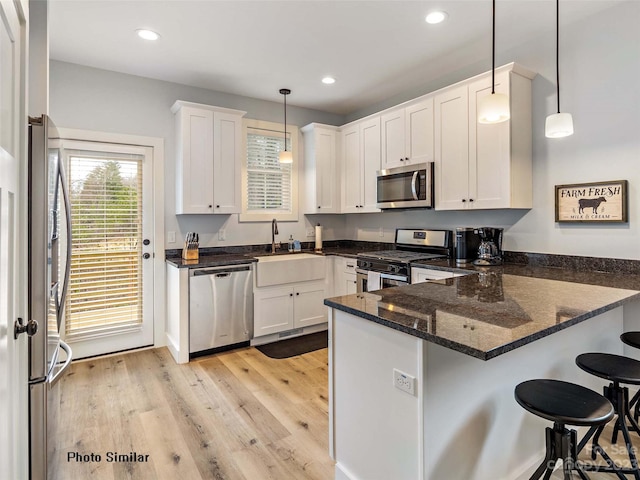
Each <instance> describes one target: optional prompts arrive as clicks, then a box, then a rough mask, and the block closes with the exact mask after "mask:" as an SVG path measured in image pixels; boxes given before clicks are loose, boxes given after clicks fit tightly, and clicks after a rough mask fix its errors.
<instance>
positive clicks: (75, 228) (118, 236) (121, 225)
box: [65, 151, 143, 336]
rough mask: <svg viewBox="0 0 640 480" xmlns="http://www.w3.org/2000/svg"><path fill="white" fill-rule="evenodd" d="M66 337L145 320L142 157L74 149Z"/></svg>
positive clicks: (70, 165) (70, 169)
mask: <svg viewBox="0 0 640 480" xmlns="http://www.w3.org/2000/svg"><path fill="white" fill-rule="evenodd" d="M67 158H68V159H69V160H68V178H69V185H70V193H71V195H70V196H71V215H72V221H71V225H72V234H73V237H72V238H73V240H72V253H71V275H70V283H69V294H68V296H67V304H66V313H65V333H66V335H67V336H73V335H87V334H93V333H97V332H101V333H102V332H104V331H105V330H114V329H115V330H120V329H123V328H130V327H134V326H139V325H140V324H141V323H142V260H141V259H142V159H143V157H142V156H141V155H133V154H118V153H109V154H101V153H99V152H81V151H71V152H69V155H68V157H67Z"/></svg>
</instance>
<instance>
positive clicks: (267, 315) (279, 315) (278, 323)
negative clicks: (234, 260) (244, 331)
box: [253, 287, 322, 337]
mask: <svg viewBox="0 0 640 480" xmlns="http://www.w3.org/2000/svg"><path fill="white" fill-rule="evenodd" d="M253 301H254V307H253V311H254V317H253V336H254V337H261V336H262V335H269V334H271V333H277V332H283V331H285V330H291V329H292V328H293V288H292V287H276V288H264V289H256V290H255V291H254V294H253ZM320 303H321V304H322V302H320Z"/></svg>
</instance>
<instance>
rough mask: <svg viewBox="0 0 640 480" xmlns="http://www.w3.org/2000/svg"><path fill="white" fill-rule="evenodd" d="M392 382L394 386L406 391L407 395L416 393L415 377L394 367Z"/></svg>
mask: <svg viewBox="0 0 640 480" xmlns="http://www.w3.org/2000/svg"><path fill="white" fill-rule="evenodd" d="M393 384H394V385H395V387H396V388H399V389H400V390H402V391H403V392H407V393H408V394H409V395H415V393H416V379H415V377H412V376H411V375H409V374H407V373H404V372H401V371H400V370H398V369H396V368H394V369H393Z"/></svg>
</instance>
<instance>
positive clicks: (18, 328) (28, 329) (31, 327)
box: [13, 318, 38, 340]
mask: <svg viewBox="0 0 640 480" xmlns="http://www.w3.org/2000/svg"><path fill="white" fill-rule="evenodd" d="M21 333H26V334H27V336H29V337H33V336H34V335H35V334H36V333H38V322H36V321H35V320H29V321H28V322H27V324H26V325H25V324H24V323H23V320H22V318H18V319H17V320H16V321H15V322H14V324H13V338H14V340H15V339H17V338H18V335H20V334H21Z"/></svg>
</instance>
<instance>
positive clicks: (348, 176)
mask: <svg viewBox="0 0 640 480" xmlns="http://www.w3.org/2000/svg"><path fill="white" fill-rule="evenodd" d="M342 165H343V172H344V174H343V175H342V181H343V182H342V213H357V212H359V211H360V204H361V202H360V183H361V180H360V178H361V176H360V126H359V125H353V126H351V127H349V128H348V129H345V130H343V132H342Z"/></svg>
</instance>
